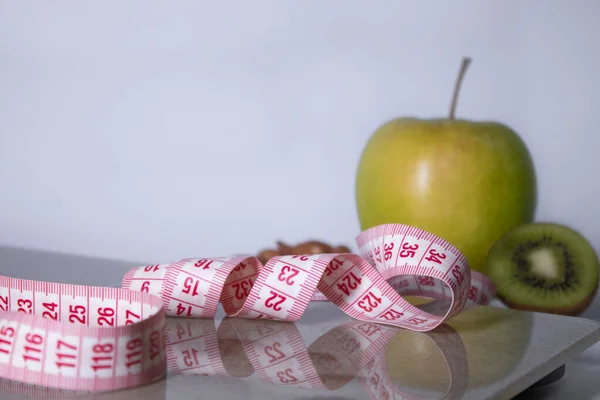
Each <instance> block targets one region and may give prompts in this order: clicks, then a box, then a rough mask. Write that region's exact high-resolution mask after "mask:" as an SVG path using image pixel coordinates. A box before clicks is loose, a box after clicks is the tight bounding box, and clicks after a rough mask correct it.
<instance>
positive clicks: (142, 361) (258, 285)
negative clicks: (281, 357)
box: [0, 224, 494, 391]
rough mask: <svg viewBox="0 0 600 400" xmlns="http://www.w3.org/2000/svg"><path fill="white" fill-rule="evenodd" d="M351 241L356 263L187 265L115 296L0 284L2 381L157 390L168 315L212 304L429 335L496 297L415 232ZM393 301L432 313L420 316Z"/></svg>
mask: <svg viewBox="0 0 600 400" xmlns="http://www.w3.org/2000/svg"><path fill="white" fill-rule="evenodd" d="M357 241H358V245H359V250H360V253H361V254H362V255H363V256H364V257H365V258H362V257H360V256H358V255H355V254H317V255H294V256H281V257H274V258H272V259H271V260H269V262H267V264H266V265H264V266H263V265H262V264H261V263H260V262H259V261H258V259H256V258H254V257H245V256H235V257H220V258H194V259H184V260H181V261H179V262H176V263H172V264H164V265H150V266H144V267H139V268H134V269H132V270H130V271H129V272H127V273H126V274H125V277H124V278H123V285H122V289H115V288H102V287H88V286H74V285H63V284H55V283H47V282H37V281H27V280H20V279H14V278H6V277H1V278H0V308H1V309H2V310H3V311H8V312H7V313H2V314H0V377H2V378H7V379H11V380H16V381H20V382H25V383H32V384H37V385H42V386H50V387H58V388H65V389H73V390H86V391H96V390H116V389H122V388H128V387H134V386H139V385H142V384H144V383H148V382H151V381H154V380H156V379H160V378H161V377H162V376H163V375H164V373H165V370H166V363H167V357H166V354H165V341H164V337H163V330H164V324H165V315H170V316H179V317H195V318H213V317H214V315H215V313H216V310H217V306H218V304H219V302H220V303H221V304H222V305H223V308H224V310H225V313H226V314H227V315H229V316H237V317H244V318H250V319H280V320H286V321H296V320H298V319H299V318H300V317H301V315H302V314H303V312H304V310H305V308H306V306H307V305H308V303H309V302H310V300H311V299H312V300H324V299H327V300H328V301H331V302H333V303H334V304H336V305H337V306H338V307H339V308H340V309H342V310H343V311H344V312H345V313H346V314H348V315H350V316H351V317H353V318H355V319H357V320H361V321H367V322H372V323H380V324H385V325H390V326H395V327H400V328H406V329H410V330H415V331H430V330H432V329H434V328H436V327H438V326H439V325H440V324H442V323H443V322H444V321H445V320H447V319H448V318H451V317H453V316H455V315H457V314H458V313H460V312H461V311H462V310H463V308H464V307H465V305H466V304H467V303H472V304H486V303H487V302H488V301H489V299H490V298H491V297H492V296H493V295H494V287H493V285H492V284H491V283H490V281H489V280H488V279H487V278H485V277H484V276H483V275H481V274H478V273H475V272H473V271H471V270H470V269H469V267H468V265H467V261H466V259H465V257H464V255H462V254H461V253H460V252H459V251H458V250H457V249H456V248H455V247H454V246H452V245H451V244H450V243H448V242H446V241H444V240H442V239H440V238H438V237H436V236H434V235H432V234H430V233H428V232H425V231H423V230H420V229H417V228H414V227H411V226H405V225H391V224H390V225H382V226H378V227H375V228H371V229H369V230H367V231H365V232H362V233H361V234H360V235H359V236H358V238H357ZM386 280H390V282H391V284H389V283H387V282H386ZM127 289H129V290H127ZM398 293H400V294H398ZM401 295H417V296H424V297H430V298H433V299H435V300H436V301H433V302H431V303H428V304H426V305H424V306H421V307H420V308H418V307H415V306H413V305H411V304H410V303H408V302H407V301H406V300H404V299H403V298H402V297H401ZM169 361H170V359H169Z"/></svg>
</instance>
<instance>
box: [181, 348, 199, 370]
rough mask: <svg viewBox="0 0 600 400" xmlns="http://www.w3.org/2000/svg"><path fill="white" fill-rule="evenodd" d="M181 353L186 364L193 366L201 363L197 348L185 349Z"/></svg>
mask: <svg viewBox="0 0 600 400" xmlns="http://www.w3.org/2000/svg"><path fill="white" fill-rule="evenodd" d="M181 354H182V355H183V363H184V364H185V365H186V366H188V367H193V366H195V365H199V364H200V361H199V360H198V350H197V349H190V350H184V351H182V352H181Z"/></svg>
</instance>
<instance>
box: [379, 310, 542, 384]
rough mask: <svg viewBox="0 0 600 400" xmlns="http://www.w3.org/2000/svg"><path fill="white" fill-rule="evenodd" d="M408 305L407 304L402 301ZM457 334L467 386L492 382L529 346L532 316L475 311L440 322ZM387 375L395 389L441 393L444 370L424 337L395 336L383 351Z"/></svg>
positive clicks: (446, 379) (440, 358) (404, 333)
mask: <svg viewBox="0 0 600 400" xmlns="http://www.w3.org/2000/svg"><path fill="white" fill-rule="evenodd" d="M407 300H408V299H407ZM446 323H447V324H448V325H450V326H452V327H453V328H454V329H455V330H456V331H457V332H458V334H459V335H460V337H461V339H462V341H463V344H464V346H465V349H466V354H465V356H466V357H467V361H468V368H469V372H468V373H469V387H470V388H475V387H481V386H485V385H489V384H492V383H494V382H498V381H500V380H501V379H503V378H505V377H506V376H507V375H509V374H510V373H511V372H512V371H513V370H514V369H515V368H516V367H517V365H519V363H520V362H521V360H522V358H523V356H524V355H525V352H526V350H527V348H528V346H529V340H530V334H531V328H532V316H531V314H529V313H523V312H518V311H514V310H509V309H504V308H495V307H487V306H478V307H474V308H471V309H467V310H464V311H463V312H462V313H460V314H459V315H457V316H456V317H454V318H452V319H450V320H448V321H447V322H446ZM385 355H386V362H387V368H388V373H389V376H390V379H391V381H392V382H394V383H395V384H396V385H397V386H398V388H399V389H400V390H402V388H406V389H414V390H434V391H436V392H439V393H445V392H446V390H447V389H448V387H449V384H450V380H449V379H450V377H449V376H448V367H447V365H446V362H445V361H444V358H443V356H442V354H441V353H440V351H439V350H438V348H437V347H436V346H435V344H434V343H433V342H432V341H431V339H429V338H428V337H427V336H426V335H425V334H423V333H420V332H413V331H401V332H400V333H398V334H397V335H396V336H395V337H394V338H393V339H392V340H390V341H389V342H388V343H387V345H386V347H385Z"/></svg>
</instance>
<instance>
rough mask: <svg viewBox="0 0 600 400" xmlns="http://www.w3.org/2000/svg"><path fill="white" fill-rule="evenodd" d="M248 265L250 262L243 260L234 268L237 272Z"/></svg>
mask: <svg viewBox="0 0 600 400" xmlns="http://www.w3.org/2000/svg"><path fill="white" fill-rule="evenodd" d="M247 266H248V264H246V263H245V262H241V263H239V264H238V265H237V266H236V267H235V268H234V269H233V270H234V271H235V272H240V271H241V270H243V269H246V267H247Z"/></svg>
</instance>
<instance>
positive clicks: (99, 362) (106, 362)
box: [92, 343, 114, 371]
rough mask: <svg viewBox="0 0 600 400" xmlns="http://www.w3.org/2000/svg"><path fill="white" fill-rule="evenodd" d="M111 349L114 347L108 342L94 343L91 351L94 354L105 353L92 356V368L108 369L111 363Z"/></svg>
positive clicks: (95, 369) (96, 369)
mask: <svg viewBox="0 0 600 400" xmlns="http://www.w3.org/2000/svg"><path fill="white" fill-rule="evenodd" d="M113 350H114V347H113V345H112V344H110V343H106V344H96V345H94V347H92V351H93V352H94V353H95V354H106V355H99V356H94V357H92V369H93V370H94V371H98V370H99V369H110V368H112V363H113Z"/></svg>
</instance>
